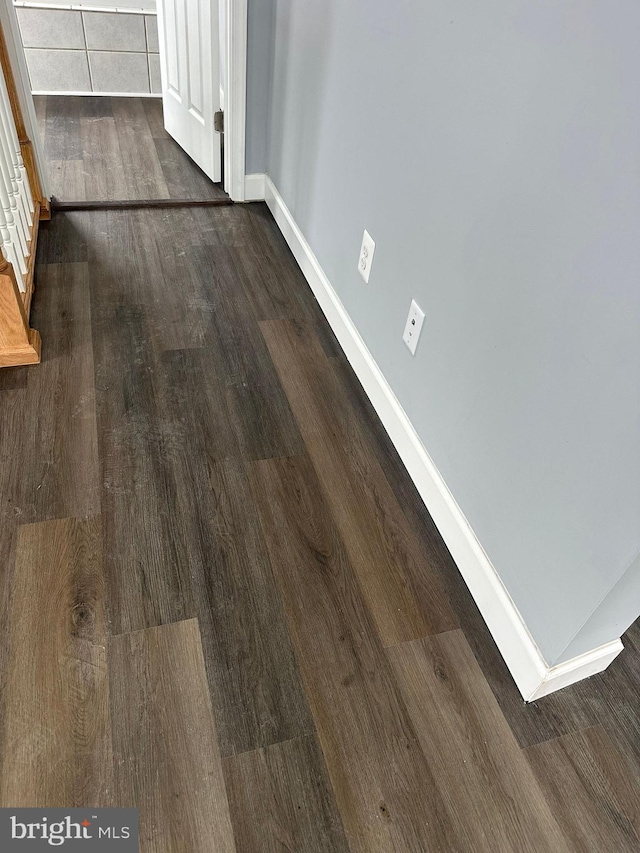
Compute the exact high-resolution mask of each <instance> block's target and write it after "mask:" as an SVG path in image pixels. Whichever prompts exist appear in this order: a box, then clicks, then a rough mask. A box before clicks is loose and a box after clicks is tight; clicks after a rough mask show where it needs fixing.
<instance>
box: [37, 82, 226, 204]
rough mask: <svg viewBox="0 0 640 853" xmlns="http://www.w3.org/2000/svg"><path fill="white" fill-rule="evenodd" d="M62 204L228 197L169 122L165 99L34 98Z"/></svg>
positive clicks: (54, 189)
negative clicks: (169, 128) (171, 130)
mask: <svg viewBox="0 0 640 853" xmlns="http://www.w3.org/2000/svg"><path fill="white" fill-rule="evenodd" d="M34 101H35V105H36V115H37V120H38V126H39V128H40V132H41V135H42V139H43V141H44V153H45V158H46V160H47V164H48V167H49V169H48V178H49V184H50V188H51V193H52V195H53V196H54V197H55V198H56V199H57V200H59V201H127V200H135V199H169V198H173V199H193V200H196V201H197V200H206V199H216V198H226V193H225V192H224V190H223V188H222V185H221V184H214V183H213V181H211V180H210V179H209V178H208V177H207V176H206V175H205V174H204V173H203V172H202V171H201V170H200V169H199V168H198V166H196V164H195V163H194V162H193V161H192V160H191V159H190V158H189V157H188V156H187V155H186V154H185V152H184V151H183V150H182V148H180V146H179V145H178V144H177V142H175V140H173V139H172V138H171V137H170V136H169V134H168V133H167V132H166V131H165V130H164V127H163V116H162V101H161V99H159V98H157V99H155V98H124V97H121V98H118V97H94V96H74V95H65V96H55V95H39V96H36V98H35V99H34Z"/></svg>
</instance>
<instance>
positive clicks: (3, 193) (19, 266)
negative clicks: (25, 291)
mask: <svg viewBox="0 0 640 853" xmlns="http://www.w3.org/2000/svg"><path fill="white" fill-rule="evenodd" d="M8 186H10V182H9V181H8V179H7V164H6V162H5V156H4V151H3V150H2V146H1V145H0V206H1V207H2V214H3V219H4V223H5V225H6V229H7V232H8V234H7V235H5V234H4V233H2V232H0V233H2V239H3V242H4V244H5V245H6V246H7V250H8V251H11V252H12V253H13V256H12V257H11V263H12V264H13V266H14V269H15V271H16V276H17V277H18V273H19V272H20V273H26V271H27V264H26V255H27V252H26V246H24V245H23V243H22V240H21V239H20V233H19V230H18V225H17V223H16V221H15V218H14V215H13V210H12V209H11V200H10V196H9V189H8ZM1 226H2V220H0V228H1ZM9 247H11V248H10V249H9Z"/></svg>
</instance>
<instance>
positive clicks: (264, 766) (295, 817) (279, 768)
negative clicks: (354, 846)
mask: <svg viewBox="0 0 640 853" xmlns="http://www.w3.org/2000/svg"><path fill="white" fill-rule="evenodd" d="M223 766H224V773H225V779H226V784H227V793H228V795H229V805H230V807H231V819H232V822H233V827H234V832H235V838H236V847H237V849H238V850H242V851H243V853H280V851H283V850H290V851H304V853H348V849H349V848H348V846H347V842H346V839H345V837H344V831H343V829H342V822H341V820H340V815H339V813H338V810H337V808H336V804H335V799H334V796H333V791H332V789H331V785H330V782H329V780H328V778H327V772H326V768H325V766H324V759H323V757H322V752H321V751H320V749H319V747H318V744H317V742H316V739H315V737H313V736H308V737H303V738H296V739H295V740H289V741H286V742H284V743H277V744H274V745H273V746H270V747H267V748H266V749H258V750H255V751H253V752H245V753H243V754H242V755H237V756H233V757H232V758H226V759H224V762H223Z"/></svg>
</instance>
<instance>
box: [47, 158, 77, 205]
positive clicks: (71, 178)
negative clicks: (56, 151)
mask: <svg viewBox="0 0 640 853" xmlns="http://www.w3.org/2000/svg"><path fill="white" fill-rule="evenodd" d="M47 177H48V178H49V181H50V184H51V186H52V187H64V188H65V190H66V191H67V192H68V193H69V198H74V199H75V198H77V199H84V197H85V165H84V160H48V161H47ZM52 195H53V196H54V197H56V198H57V196H56V193H55V191H54V192H52Z"/></svg>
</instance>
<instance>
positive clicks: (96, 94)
mask: <svg viewBox="0 0 640 853" xmlns="http://www.w3.org/2000/svg"><path fill="white" fill-rule="evenodd" d="M31 94H32V95H71V96H73V97H78V96H81V97H83V98H84V97H90V98H161V97H162V95H161V94H157V93H156V92H53V91H52V92H49V91H46V92H44V91H40V90H35V89H34V90H33V91H32V92H31Z"/></svg>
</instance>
